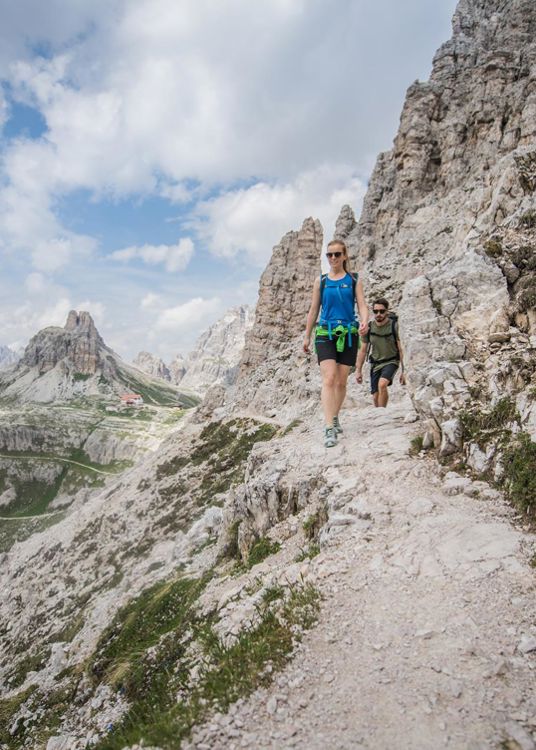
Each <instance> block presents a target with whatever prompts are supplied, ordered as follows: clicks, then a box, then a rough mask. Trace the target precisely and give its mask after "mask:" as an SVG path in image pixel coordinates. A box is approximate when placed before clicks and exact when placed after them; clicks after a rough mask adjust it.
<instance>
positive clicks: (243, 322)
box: [134, 305, 253, 395]
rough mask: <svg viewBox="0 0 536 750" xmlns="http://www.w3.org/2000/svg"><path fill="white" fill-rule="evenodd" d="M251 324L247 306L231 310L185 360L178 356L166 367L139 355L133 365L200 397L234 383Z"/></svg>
mask: <svg viewBox="0 0 536 750" xmlns="http://www.w3.org/2000/svg"><path fill="white" fill-rule="evenodd" d="M252 324H253V316H252V313H251V309H250V308H249V307H248V306H247V305H241V306H239V307H233V308H232V309H230V310H228V311H227V312H226V314H225V315H224V316H223V318H221V319H220V320H218V321H217V322H216V323H214V325H213V326H211V327H210V328H209V329H208V330H206V331H204V332H203V333H202V334H201V336H200V337H199V339H198V341H197V344H196V346H195V348H194V349H193V351H192V352H190V354H189V355H188V356H187V357H183V356H182V355H181V354H177V356H176V357H175V358H174V359H173V361H172V362H171V364H170V365H169V367H168V366H167V365H166V364H165V363H164V362H163V361H162V360H161V359H159V358H158V357H155V356H154V355H153V354H149V353H148V352H140V353H139V354H138V356H137V357H136V359H135V360H134V365H135V366H136V367H139V369H140V370H142V371H143V372H146V373H148V374H149V375H152V376H153V377H156V378H161V379H162V380H166V381H168V382H171V383H174V384H175V385H178V384H179V383H180V384H181V387H182V388H186V389H190V390H192V391H194V392H195V393H198V394H202V395H204V394H205V393H206V392H207V390H208V389H209V388H210V387H211V386H213V385H220V384H221V385H224V386H229V385H232V384H233V383H234V381H235V380H236V375H237V371H238V364H239V362H240V357H241V355H242V350H243V348H244V340H245V336H246V333H247V331H248V330H249V329H250V328H251V326H252Z"/></svg>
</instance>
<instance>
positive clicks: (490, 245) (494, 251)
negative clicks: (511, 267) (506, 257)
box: [484, 238, 503, 258]
mask: <svg viewBox="0 0 536 750" xmlns="http://www.w3.org/2000/svg"><path fill="white" fill-rule="evenodd" d="M484 250H485V251H486V255H488V256H489V257H490V258H498V257H499V256H500V255H502V252H503V248H502V244H501V243H500V241H499V240H497V239H494V238H492V239H491V240H486V242H484Z"/></svg>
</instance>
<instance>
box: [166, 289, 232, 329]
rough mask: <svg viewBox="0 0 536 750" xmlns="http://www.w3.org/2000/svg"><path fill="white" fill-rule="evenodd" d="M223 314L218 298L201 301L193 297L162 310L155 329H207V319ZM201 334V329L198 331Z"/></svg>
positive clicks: (200, 298) (199, 298) (201, 299)
mask: <svg viewBox="0 0 536 750" xmlns="http://www.w3.org/2000/svg"><path fill="white" fill-rule="evenodd" d="M220 312H223V310H222V307H221V301H220V299H219V298H218V297H213V298H212V299H203V298H202V297H195V298H194V299H191V300H189V301H188V302H185V303H183V304H182V305H177V306H176V307H169V308H167V309H166V310H163V311H162V312H161V313H160V314H159V316H158V318H157V320H156V324H155V327H156V328H159V329H164V330H165V329H167V330H169V329H180V328H181V327H182V326H185V327H187V326H197V325H200V324H202V326H203V328H205V327H207V323H206V321H207V319H208V318H211V317H214V316H216V315H217V314H218V313H220ZM199 333H201V329H200V330H199Z"/></svg>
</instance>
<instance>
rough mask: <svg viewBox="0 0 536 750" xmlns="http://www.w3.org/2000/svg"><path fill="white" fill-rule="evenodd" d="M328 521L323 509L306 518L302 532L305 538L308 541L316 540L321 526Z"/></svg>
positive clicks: (325, 511)
mask: <svg viewBox="0 0 536 750" xmlns="http://www.w3.org/2000/svg"><path fill="white" fill-rule="evenodd" d="M327 520H328V514H327V510H326V508H325V507H322V508H319V509H318V510H317V511H316V512H315V513H313V514H312V515H310V516H308V517H307V518H306V519H305V521H304V522H303V531H304V533H305V538H306V539H309V540H311V541H312V540H313V539H316V538H317V537H318V534H319V532H320V529H321V528H322V526H323V525H324V524H325V523H326V521H327Z"/></svg>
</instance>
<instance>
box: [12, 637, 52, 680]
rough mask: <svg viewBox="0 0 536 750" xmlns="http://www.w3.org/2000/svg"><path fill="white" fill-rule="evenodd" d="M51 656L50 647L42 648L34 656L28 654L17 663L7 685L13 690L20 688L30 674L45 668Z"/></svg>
mask: <svg viewBox="0 0 536 750" xmlns="http://www.w3.org/2000/svg"><path fill="white" fill-rule="evenodd" d="M49 656H50V646H48V647H44V648H40V649H39V650H38V651H36V652H35V653H34V654H27V655H26V656H24V657H23V658H22V659H20V661H18V662H17V665H16V667H15V668H14V669H13V671H12V672H10V673H9V676H8V678H7V680H6V683H7V684H8V685H9V687H10V688H11V689H13V688H17V687H19V686H20V685H22V683H23V682H24V680H25V679H26V675H27V674H28V672H38V671H39V670H40V669H42V668H43V667H44V666H45V664H46V663H47V661H48V658H49Z"/></svg>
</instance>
